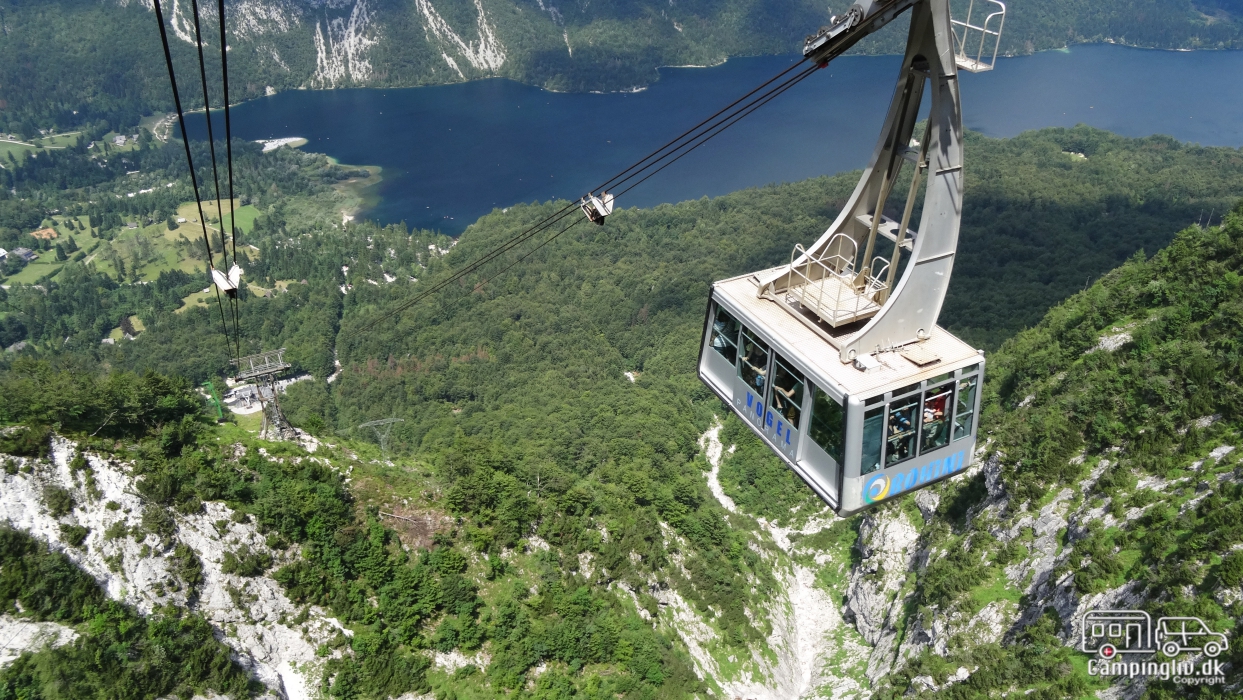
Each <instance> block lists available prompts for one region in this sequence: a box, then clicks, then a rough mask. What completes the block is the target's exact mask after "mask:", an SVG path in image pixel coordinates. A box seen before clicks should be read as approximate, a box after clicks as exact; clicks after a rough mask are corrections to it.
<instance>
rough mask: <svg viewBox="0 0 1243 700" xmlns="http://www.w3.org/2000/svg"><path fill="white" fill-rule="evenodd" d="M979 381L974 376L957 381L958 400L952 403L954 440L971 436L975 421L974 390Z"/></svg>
mask: <svg viewBox="0 0 1243 700" xmlns="http://www.w3.org/2000/svg"><path fill="white" fill-rule="evenodd" d="M979 379H980V378H979V377H978V376H974V377H963V378H962V379H959V380H958V400H957V401H955V402H954V439H955V440H959V439H961V438H965V437H967V436H969V435H971V424H972V423H973V422H974V420H975V390H976V383H977V382H978V381H979Z"/></svg>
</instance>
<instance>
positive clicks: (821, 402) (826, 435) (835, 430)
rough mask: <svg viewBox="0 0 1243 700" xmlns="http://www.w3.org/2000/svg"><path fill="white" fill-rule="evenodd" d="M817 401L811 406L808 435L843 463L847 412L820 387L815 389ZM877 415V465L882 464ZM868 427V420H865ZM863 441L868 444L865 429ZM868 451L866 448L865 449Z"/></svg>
mask: <svg viewBox="0 0 1243 700" xmlns="http://www.w3.org/2000/svg"><path fill="white" fill-rule="evenodd" d="M813 391H814V392H815V399H814V400H813V402H812V406H811V423H810V425H809V426H808V433H809V434H810V435H811V439H812V440H813V441H815V443H816V444H817V445H819V446H820V448H821V449H823V450H824V451H825V452H826V453H828V455H829V456H830V457H832V458H833V461H835V462H837V463H838V464H841V463H842V445H843V444H844V443H845V434H844V429H845V426H846V411H844V410H843V409H842V405H841V404H839V403H838V402H836V401H834V400H833V397H832V396H829V395H828V394H826V393H825V391H824V390H823V389H821V388H819V387H814V388H813ZM874 413H876V414H877V420H876V427H877V430H876V450H877V452H878V454H877V455H876V459H875V460H874V461H875V464H877V465H879V464H880V454H879V452H880V413H879V412H878V411H874ZM865 425H866V420H865ZM863 441H864V442H865V443H866V442H867V429H866V428H864V438H863ZM865 449H866V448H865Z"/></svg>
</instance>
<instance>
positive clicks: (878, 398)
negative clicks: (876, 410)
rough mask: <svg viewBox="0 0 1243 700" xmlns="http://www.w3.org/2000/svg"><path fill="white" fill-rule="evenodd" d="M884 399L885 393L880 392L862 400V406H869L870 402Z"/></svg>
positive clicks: (882, 401) (878, 401) (881, 401)
mask: <svg viewBox="0 0 1243 700" xmlns="http://www.w3.org/2000/svg"><path fill="white" fill-rule="evenodd" d="M884 401H885V395H884V394H880V395H878V396H873V397H872V398H870V399H868V400H867V401H864V402H863V405H864V406H871V405H872V404H875V403H884Z"/></svg>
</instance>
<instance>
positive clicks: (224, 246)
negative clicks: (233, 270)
mask: <svg viewBox="0 0 1243 700" xmlns="http://www.w3.org/2000/svg"><path fill="white" fill-rule="evenodd" d="M190 10H191V12H193V13H194V44H195V47H196V48H197V49H198V54H199V80H200V81H201V82H202V85H203V118H204V119H205V120H206V121H207V146H208V152H209V153H210V154H211V176H212V182H213V183H214V184H215V192H216V220H217V221H218V222H219V224H220V227H219V228H218V229H217V231H218V232H219V233H220V256H221V257H222V258H223V259H224V264H223V265H222V266H221V267H223V268H224V269H225V275H226V276H227V275H228V274H229V272H228V271H229V268H230V266H229V248H228V243H227V241H225V237H224V236H225V234H224V207H223V206H222V205H221V202H220V167H219V166H218V165H217V164H216V137H215V134H214V133H213V132H212V123H211V100H210V98H209V97H208V94H207V65H206V62H205V61H204V59H203V34H202V31H201V29H200V26H199V2H198V0H190ZM221 48H223V47H221ZM227 79H228V78H227V77H226V78H225V80H227ZM229 204H230V207H231V206H232V202H230V203H229ZM233 252H234V256H233V264H234V265H236V264H237V255H236V253H237V249H236V247H234V251H233ZM216 293H217V294H219V293H220V290H219V289H217V290H216ZM235 293H236V292H235ZM236 301H237V298H236V297H230V298H229V310H230V312H231V315H232V316H233V342H234V347H235V352H234V356H233V357H234V359H237V358H240V357H241V356H242V342H241V329H240V328H239V327H238V318H237V304H236Z"/></svg>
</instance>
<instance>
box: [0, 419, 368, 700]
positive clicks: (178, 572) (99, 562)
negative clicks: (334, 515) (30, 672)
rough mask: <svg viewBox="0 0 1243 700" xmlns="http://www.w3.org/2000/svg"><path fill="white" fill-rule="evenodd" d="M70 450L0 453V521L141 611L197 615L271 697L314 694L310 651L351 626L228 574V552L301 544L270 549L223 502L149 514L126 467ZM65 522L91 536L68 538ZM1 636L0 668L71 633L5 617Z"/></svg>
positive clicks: (281, 557)
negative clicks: (51, 497)
mask: <svg viewBox="0 0 1243 700" xmlns="http://www.w3.org/2000/svg"><path fill="white" fill-rule="evenodd" d="M76 454H77V448H76V445H75V444H74V443H73V442H71V441H69V440H66V439H64V438H60V437H55V438H53V441H52V450H51V453H50V455H49V457H48V458H47V459H35V458H23V457H0V459H3V460H6V461H7V464H8V465H11V466H10V467H9V468H7V469H6V473H4V474H3V475H0V476H2V479H0V520H4V521H6V522H7V523H8V524H9V525H10V526H12V527H14V528H17V529H20V530H23V531H25V532H28V533H30V534H31V535H33V536H34V537H36V538H37V539H39V540H41V541H43V542H46V543H47V544H48V545H49V546H51V547H52V548H53V549H55V550H58V551H60V552H62V553H64V554H65V555H66V556H67V557H69V558H70V559H71V560H72V561H74V562H75V563H76V564H77V565H78V566H80V567H81V568H82V569H83V570H84V571H86V572H87V573H89V574H90V575H91V576H93V577H94V578H95V579H96V580H97V581H98V582H99V584H100V586H101V587H102V588H103V589H104V590H106V591H107V593H108V595H109V596H110V597H112V598H113V599H115V600H118V601H123V602H125V603H127V604H129V605H132V606H133V607H135V608H136V609H137V610H139V611H140V612H142V613H144V614H149V613H150V612H152V610H154V609H155V608H156V607H157V606H160V605H166V604H170V603H172V604H175V605H178V606H182V607H186V608H188V609H190V610H193V611H196V612H198V613H199V614H201V615H202V616H203V617H204V618H206V619H207V620H208V621H209V622H210V623H211V624H212V625H213V626H214V627H215V628H216V629H217V630H218V636H219V637H220V638H221V639H222V641H224V642H225V643H226V644H228V645H229V646H230V647H231V648H232V649H233V650H234V651H235V652H236V657H235V658H236V659H237V660H238V661H239V662H240V663H241V664H242V666H243V667H244V668H246V669H247V670H249V671H250V672H251V673H252V674H254V676H255V677H256V678H258V679H259V680H260V681H261V682H263V683H264V684H265V685H267V686H268V687H269V688H271V689H272V691H273V692H275V693H277V694H279V695H280V696H281V697H284V698H288V699H290V700H295V699H299V698H312V697H315V696H316V690H315V689H316V688H317V686H318V683H319V678H320V672H319V669H320V668H321V666H322V664H323V662H324V660H325V657H323V656H319V655H317V653H316V651H317V649H318V648H319V647H320V645H322V644H325V643H327V642H329V641H331V640H332V639H334V638H336V637H337V636H338V635H340V634H345V635H347V636H348V635H350V634H352V633H351V632H350V631H348V630H346V629H345V628H344V627H343V626H342V625H341V624H340V623H339V622H338V621H337V620H336V619H335V618H333V617H332V616H330V615H329V614H327V613H326V612H325V611H323V610H321V609H319V608H318V607H316V606H304V607H299V606H297V605H294V604H293V603H292V602H291V601H290V600H289V599H288V598H287V597H286V596H285V594H284V592H283V590H282V589H281V587H280V584H278V583H277V582H276V581H274V580H273V579H272V578H271V577H270V576H268V575H266V574H265V575H258V576H253V577H245V576H241V575H238V574H234V573H225V572H224V571H223V567H224V560H225V556H226V553H232V552H235V551H237V550H239V549H241V548H248V549H249V551H250V552H251V553H253V554H261V555H267V556H268V557H271V559H272V561H273V562H275V563H276V564H275V565H277V566H278V565H279V564H280V563H281V562H284V561H288V560H291V559H292V558H294V557H296V556H298V551H297V548H296V547H290V548H288V549H286V550H284V551H279V550H274V549H272V548H271V547H269V546H268V545H267V543H266V541H265V538H264V537H263V536H262V535H260V534H259V532H258V531H257V529H256V528H255V526H254V524H253V523H251V522H248V521H246V520H245V519H242V518H237V517H235V514H234V513H233V512H232V511H231V510H230V509H229V508H227V507H226V506H225V505H224V504H221V503H210V502H209V503H204V504H203V510H202V512H200V513H196V514H189V515H186V514H181V513H173V512H168V511H164V510H163V509H152V508H151V507H150V506H147V505H145V504H144V501H143V499H142V498H141V496H140V495H139V494H138V493H137V491H136V489H135V482H134V479H133V477H132V476H131V475H130V474H129V469H128V467H129V465H127V464H126V463H125V462H121V461H117V460H114V459H108V458H103V457H100V456H97V455H93V454H85V455H83V457H84V458H85V461H86V464H87V466H86V468H85V469H82V468H79V469H74V468H73V467H72V466H71V462H72V461H73V459H74V457H75V455H76ZM294 459H298V458H294ZM311 459H314V457H312V458H311ZM9 471H12V472H13V473H7V472H9ZM54 489H63V490H64V491H65V492H68V494H69V495H70V496H71V497H72V501H73V507H72V510H70V511H69V512H67V513H65V514H64V515H61V516H59V517H57V516H55V515H53V513H52V512H51V509H50V508H49V504H48V498H47V495H48V494H49V493H50V492H51V491H52V490H54ZM62 525H76V526H80V527H86V528H89V530H90V531H89V533H88V534H87V536H86V538H85V539H84V540H83V541H82V542H81V543H80V544H78V545H72V544H70V543H68V542H66V538H65V536H64V533H63V532H62V528H61V526H62ZM153 530H154V531H153ZM188 560H194V561H196V562H198V567H199V568H200V571H201V577H202V582H201V584H200V585H199V586H198V587H197V588H192V587H191V586H190V585H189V584H188V583H187V582H186V580H185V579H186V578H192V576H187V574H186V573H185V572H186V564H185V562H186V561H188ZM190 568H194V567H193V565H191V567H190ZM6 630H11V631H9V632H7V633H6ZM0 634H4V635H5V636H6V637H9V638H10V641H9V642H8V643H6V645H5V647H4V649H3V651H0V664H3V663H4V662H5V661H6V660H11V659H12V658H14V657H15V656H16V655H17V654H18V653H20V652H21V651H23V650H26V649H36V648H38V647H40V646H42V645H43V644H45V643H48V642H49V641H50V642H51V643H53V644H64V643H67V642H69V641H71V640H72V639H73V638H74V633H73V631H72V630H70V629H69V628H65V627H62V626H60V625H55V624H52V623H29V622H26V621H17V620H12V619H10V618H0ZM340 653H341V652H340V651H339V650H338V651H333V652H332V654H333V655H339V654H340Z"/></svg>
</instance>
